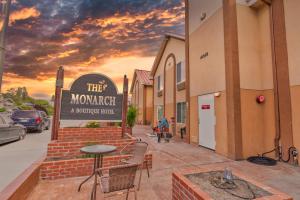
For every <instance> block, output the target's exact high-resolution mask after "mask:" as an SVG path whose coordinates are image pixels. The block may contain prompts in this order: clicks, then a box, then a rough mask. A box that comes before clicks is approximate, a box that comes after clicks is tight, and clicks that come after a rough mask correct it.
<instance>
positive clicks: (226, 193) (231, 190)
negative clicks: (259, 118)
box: [172, 167, 292, 200]
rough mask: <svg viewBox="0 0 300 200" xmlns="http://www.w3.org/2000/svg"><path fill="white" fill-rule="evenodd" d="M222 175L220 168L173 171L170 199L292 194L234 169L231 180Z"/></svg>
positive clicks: (229, 199) (284, 197)
mask: <svg viewBox="0 0 300 200" xmlns="http://www.w3.org/2000/svg"><path fill="white" fill-rule="evenodd" d="M225 176H226V173H225ZM225 176H224V169H221V168H216V167H214V168H209V167H208V168H206V169H189V170H184V171H179V172H174V173H173V179H172V181H173V185H172V186H173V187H172V192H173V195H172V197H173V198H172V199H173V200H180V199H199V200H206V199H218V200H241V199H268V200H271V199H276V200H279V199H281V200H292V197H289V196H288V195H286V194H284V193H281V192H279V191H276V190H274V189H272V188H270V187H268V186H265V185H263V184H261V183H258V182H256V181H254V180H251V179H249V178H248V177H246V176H245V175H243V174H241V173H240V172H238V171H233V173H232V176H231V178H232V179H231V180H227V179H226V177H225Z"/></svg>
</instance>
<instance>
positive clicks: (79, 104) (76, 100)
mask: <svg viewBox="0 0 300 200" xmlns="http://www.w3.org/2000/svg"><path fill="white" fill-rule="evenodd" d="M122 102H123V95H122V94H119V93H118V89H117V87H116V85H115V83H114V82H113V81H112V80H111V79H110V78H108V77H107V76H105V75H103V74H86V75H83V76H81V77H79V78H78V79H77V80H75V81H74V83H73V84H72V86H71V88H70V90H63V91H62V99H61V113H60V119H62V120H96V121H121V120H122Z"/></svg>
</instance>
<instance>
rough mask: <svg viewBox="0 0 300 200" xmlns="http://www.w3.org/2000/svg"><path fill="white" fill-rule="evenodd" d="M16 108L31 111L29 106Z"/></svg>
mask: <svg viewBox="0 0 300 200" xmlns="http://www.w3.org/2000/svg"><path fill="white" fill-rule="evenodd" d="M18 108H19V109H20V110H33V108H32V107H31V106H26V105H20V106H19V107H18Z"/></svg>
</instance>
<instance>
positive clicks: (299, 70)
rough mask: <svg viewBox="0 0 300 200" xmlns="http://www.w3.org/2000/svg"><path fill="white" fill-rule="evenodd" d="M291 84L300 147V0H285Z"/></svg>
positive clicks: (293, 115)
mask: <svg viewBox="0 0 300 200" xmlns="http://www.w3.org/2000/svg"><path fill="white" fill-rule="evenodd" d="M284 3H285V20H286V36H287V47H288V59H289V72H290V73H289V74H290V85H291V101H292V118H293V140H294V146H295V147H296V148H297V149H298V150H299V149H300V104H299V102H300V37H299V36H300V26H299V19H300V12H299V11H300V1H297V0H284Z"/></svg>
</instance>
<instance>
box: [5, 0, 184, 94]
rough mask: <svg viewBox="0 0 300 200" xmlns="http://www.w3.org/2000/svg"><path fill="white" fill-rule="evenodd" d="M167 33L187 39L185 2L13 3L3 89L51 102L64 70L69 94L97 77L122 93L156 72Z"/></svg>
mask: <svg viewBox="0 0 300 200" xmlns="http://www.w3.org/2000/svg"><path fill="white" fill-rule="evenodd" d="M165 33H176V34H180V35H184V0H13V3H12V6H11V14H10V22H9V28H8V31H7V38H6V57H5V66H4V77H3V79H4V82H3V89H4V90H7V89H9V88H12V87H24V86H25V87H27V90H28V91H29V94H30V95H31V96H33V97H35V98H41V99H50V97H51V96H52V95H53V94H54V89H55V88H54V87H55V76H56V71H57V69H58V67H59V66H63V67H64V69H65V84H64V87H65V88H69V87H70V84H71V83H72V81H73V80H75V79H76V78H78V77H79V76H81V75H83V74H87V73H92V72H97V73H103V74H106V75H108V76H109V77H111V78H112V79H113V80H114V81H115V82H116V84H117V85H118V87H119V90H121V89H122V82H123V76H124V75H125V74H126V75H128V77H129V78H130V79H131V78H132V76H133V72H134V69H136V68H138V69H146V70H150V69H151V67H152V65H153V62H154V59H155V56H156V54H157V52H158V50H159V48H160V44H161V42H162V40H163V37H164V34H165Z"/></svg>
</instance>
